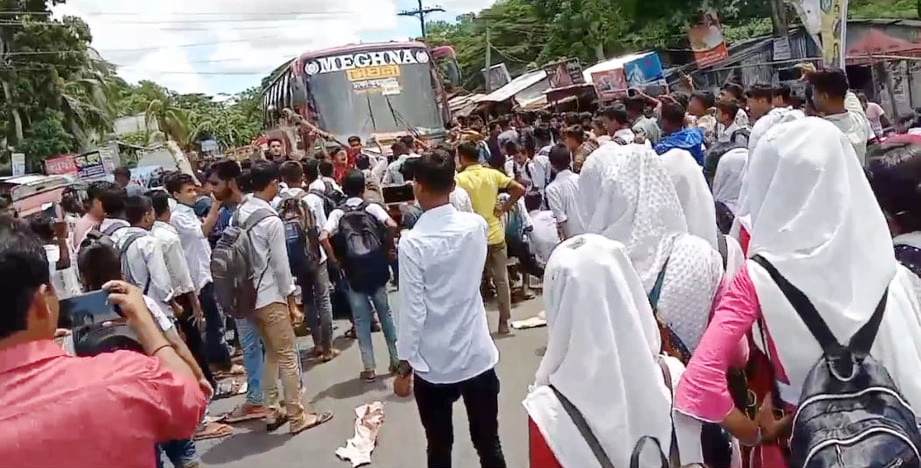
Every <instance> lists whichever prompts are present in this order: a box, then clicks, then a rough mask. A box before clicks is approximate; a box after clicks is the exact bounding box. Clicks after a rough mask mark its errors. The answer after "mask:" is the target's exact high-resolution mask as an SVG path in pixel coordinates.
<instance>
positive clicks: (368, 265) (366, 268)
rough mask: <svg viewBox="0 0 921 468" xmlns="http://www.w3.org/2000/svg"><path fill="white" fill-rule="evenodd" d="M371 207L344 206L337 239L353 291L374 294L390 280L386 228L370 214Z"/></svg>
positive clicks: (362, 204)
mask: <svg viewBox="0 0 921 468" xmlns="http://www.w3.org/2000/svg"><path fill="white" fill-rule="evenodd" d="M367 207H368V203H367V202H361V203H360V204H358V205H355V206H348V205H343V206H341V207H339V208H337V209H339V210H342V218H340V219H339V232H338V234H336V236H337V237H338V238H339V241H338V242H339V243H340V245H341V246H342V250H343V267H344V268H345V273H346V276H347V277H348V280H349V284H350V285H351V286H352V288H353V289H355V290H357V291H360V292H364V293H369V294H370V293H373V292H375V291H376V290H377V289H378V288H379V287H381V286H383V285H385V284H387V281H388V280H389V279H390V271H389V264H388V263H389V262H388V261H387V246H386V243H385V240H386V238H385V236H386V226H384V225H382V224H381V222H380V221H378V220H377V219H375V218H374V216H372V215H371V214H370V213H368V211H367Z"/></svg>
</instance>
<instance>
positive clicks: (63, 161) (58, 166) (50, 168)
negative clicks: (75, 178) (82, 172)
mask: <svg viewBox="0 0 921 468" xmlns="http://www.w3.org/2000/svg"><path fill="white" fill-rule="evenodd" d="M75 156H76V155H73V154H62V155H60V156H55V157H53V158H48V159H46V160H45V172H47V173H48V174H49V175H51V174H69V175H77V172H78V170H77V163H76V161H75V160H74V157H75Z"/></svg>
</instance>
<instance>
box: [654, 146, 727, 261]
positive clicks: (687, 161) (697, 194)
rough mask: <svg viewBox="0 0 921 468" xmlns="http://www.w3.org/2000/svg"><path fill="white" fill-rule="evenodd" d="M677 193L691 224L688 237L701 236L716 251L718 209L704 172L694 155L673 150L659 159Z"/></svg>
mask: <svg viewBox="0 0 921 468" xmlns="http://www.w3.org/2000/svg"><path fill="white" fill-rule="evenodd" d="M660 158H661V160H662V162H663V163H664V164H665V168H666V169H667V170H668V173H669V175H670V176H671V179H672V184H674V186H675V191H676V192H677V193H678V201H679V202H681V209H682V210H683V211H684V219H685V221H687V224H688V234H691V235H694V236H697V237H700V238H701V239H703V240H705V241H707V242H709V243H710V245H712V246H713V248H717V240H716V237H717V236H716V235H717V228H716V209H715V205H714V204H713V195H712V194H711V193H710V188H709V187H707V180H706V179H705V178H704V173H703V171H701V170H700V166H699V165H698V164H697V161H695V160H694V157H693V156H691V153H689V152H687V151H685V150H682V149H672V150H669V151H667V152H665V154H663V155H662V156H660Z"/></svg>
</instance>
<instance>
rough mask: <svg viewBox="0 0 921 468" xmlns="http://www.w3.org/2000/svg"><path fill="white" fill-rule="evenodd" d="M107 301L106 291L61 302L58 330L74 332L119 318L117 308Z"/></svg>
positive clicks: (90, 293) (107, 294) (94, 292)
mask: <svg viewBox="0 0 921 468" xmlns="http://www.w3.org/2000/svg"><path fill="white" fill-rule="evenodd" d="M108 299H109V292H108V291H93V292H89V293H86V294H80V295H78V296H73V297H71V298H68V299H64V300H62V301H61V314H60V318H59V320H58V325H59V328H70V329H71V330H76V329H82V328H86V327H89V326H92V325H102V324H103V323H104V322H108V321H111V320H115V319H118V318H120V317H121V315H120V314H119V313H118V309H117V307H116V306H114V305H112V304H109V302H108Z"/></svg>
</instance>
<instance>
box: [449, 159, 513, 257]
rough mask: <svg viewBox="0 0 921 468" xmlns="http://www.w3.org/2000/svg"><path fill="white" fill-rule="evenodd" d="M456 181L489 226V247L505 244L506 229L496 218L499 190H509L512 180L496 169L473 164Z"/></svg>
mask: <svg viewBox="0 0 921 468" xmlns="http://www.w3.org/2000/svg"><path fill="white" fill-rule="evenodd" d="M454 180H455V182H456V183H457V185H458V186H459V187H460V188H462V189H464V190H466V191H467V194H468V195H470V202H471V203H472V204H473V212H474V213H476V214H478V215H480V216H482V217H483V218H485V219H486V223H487V224H489V238H488V240H487V241H488V243H489V245H496V244H501V243H503V242H505V229H504V228H503V227H502V221H501V220H499V218H498V217H497V216H496V203H497V202H498V201H499V189H504V188H507V187H508V186H509V184H510V183H512V178H511V177H509V176H507V175H505V174H504V173H502V172H499V171H497V170H495V169H492V168H485V167H483V166H481V165H479V164H473V165H471V166H467V168H466V169H464V170H463V171H461V173H459V174H457V177H455V179H454Z"/></svg>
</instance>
